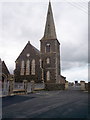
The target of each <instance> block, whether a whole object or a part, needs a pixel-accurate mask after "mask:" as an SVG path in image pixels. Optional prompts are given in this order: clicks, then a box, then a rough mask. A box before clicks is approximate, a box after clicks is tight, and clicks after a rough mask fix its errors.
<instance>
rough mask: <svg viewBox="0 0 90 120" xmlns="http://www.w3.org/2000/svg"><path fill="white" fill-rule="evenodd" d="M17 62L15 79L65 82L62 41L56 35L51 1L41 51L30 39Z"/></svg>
mask: <svg viewBox="0 0 90 120" xmlns="http://www.w3.org/2000/svg"><path fill="white" fill-rule="evenodd" d="M15 63H16V68H15V71H14V74H15V81H18V82H20V81H23V80H25V79H26V80H28V81H32V80H34V81H35V82H41V81H44V82H45V83H61V84H64V83H65V79H66V77H64V76H62V75H61V67H60V43H59V41H58V39H57V35H56V30H55V24H54V18H53V13H52V7H51V3H50V2H49V6H48V12H47V18H46V25H45V31H44V36H43V37H42V39H41V40H40V51H39V50H37V48H35V47H34V46H33V45H31V44H30V42H29V41H28V43H27V45H26V46H25V48H24V49H23V51H22V52H21V54H20V55H19V57H18V58H17V59H16V61H15Z"/></svg>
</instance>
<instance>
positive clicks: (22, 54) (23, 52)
mask: <svg viewBox="0 0 90 120" xmlns="http://www.w3.org/2000/svg"><path fill="white" fill-rule="evenodd" d="M31 50H34V51H35V53H36V54H37V55H38V56H40V51H39V50H38V49H37V48H35V47H34V46H33V45H31V44H30V41H28V43H27V44H26V46H25V47H24V49H23V50H22V52H21V53H20V55H19V56H18V58H17V59H16V61H17V60H18V59H19V58H20V57H21V56H24V55H26V54H27V53H30V54H34V53H31Z"/></svg>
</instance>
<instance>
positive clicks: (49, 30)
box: [43, 1, 57, 39]
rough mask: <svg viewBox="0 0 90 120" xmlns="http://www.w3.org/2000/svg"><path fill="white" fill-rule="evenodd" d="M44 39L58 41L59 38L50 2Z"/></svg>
mask: <svg viewBox="0 0 90 120" xmlns="http://www.w3.org/2000/svg"><path fill="white" fill-rule="evenodd" d="M43 38H45V39H56V38H57V36H56V31H55V25H54V19H53V13H52V7H51V2H50V1H49V6H48V12H47V20H46V26H45V31H44V37H43Z"/></svg>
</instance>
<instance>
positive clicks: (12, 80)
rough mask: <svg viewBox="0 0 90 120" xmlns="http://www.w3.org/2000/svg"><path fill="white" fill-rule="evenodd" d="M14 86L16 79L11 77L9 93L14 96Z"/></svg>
mask: <svg viewBox="0 0 90 120" xmlns="http://www.w3.org/2000/svg"><path fill="white" fill-rule="evenodd" d="M13 86H14V78H13V76H10V78H9V92H8V94H9V95H12V94H13Z"/></svg>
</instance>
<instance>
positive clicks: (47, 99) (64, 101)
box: [2, 90, 88, 118]
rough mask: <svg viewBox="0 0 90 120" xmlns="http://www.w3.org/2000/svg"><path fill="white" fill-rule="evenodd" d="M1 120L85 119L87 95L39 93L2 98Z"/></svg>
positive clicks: (58, 92)
mask: <svg viewBox="0 0 90 120" xmlns="http://www.w3.org/2000/svg"><path fill="white" fill-rule="evenodd" d="M2 103H3V107H2V112H3V118H87V117H88V93H87V92H83V91H70V90H68V91H40V92H36V93H33V94H28V95H18V96H11V97H5V98H3V102H2Z"/></svg>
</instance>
